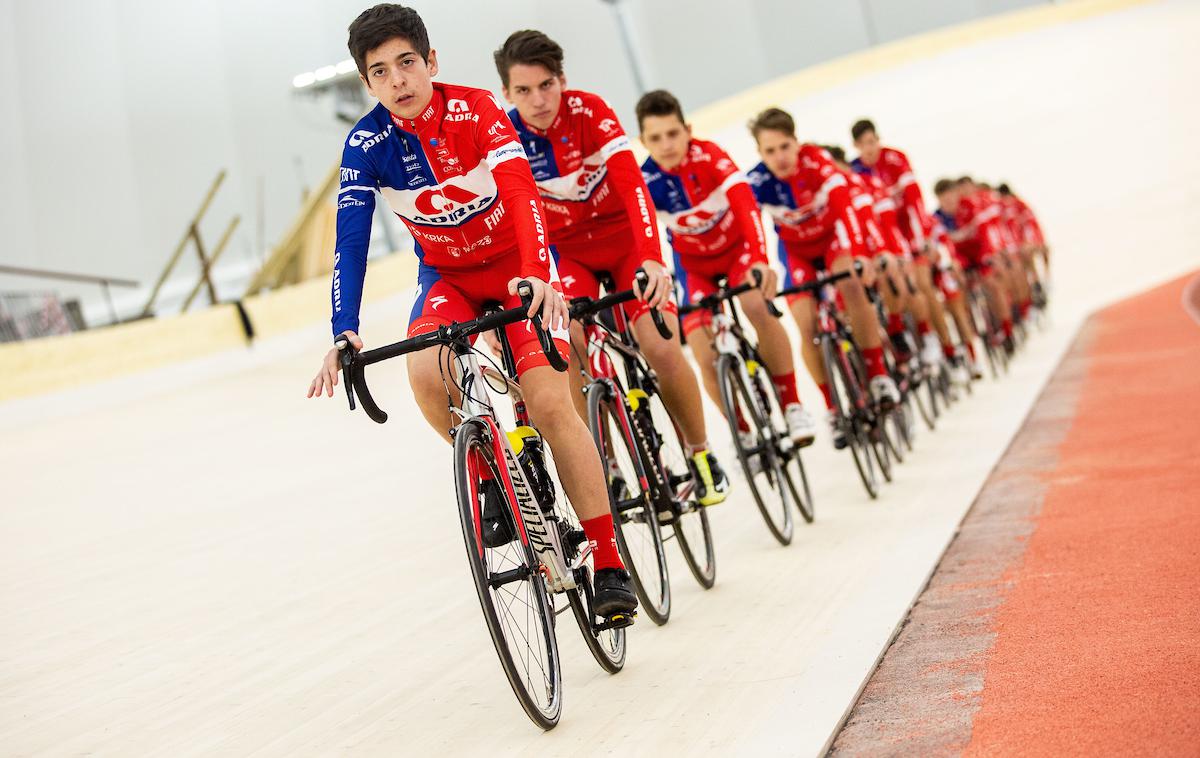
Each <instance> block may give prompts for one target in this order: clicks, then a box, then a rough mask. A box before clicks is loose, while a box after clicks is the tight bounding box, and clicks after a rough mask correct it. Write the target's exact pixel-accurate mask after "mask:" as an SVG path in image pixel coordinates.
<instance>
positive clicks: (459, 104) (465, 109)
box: [445, 100, 479, 121]
mask: <svg viewBox="0 0 1200 758" xmlns="http://www.w3.org/2000/svg"><path fill="white" fill-rule="evenodd" d="M446 111H447V112H448V113H449V115H448V116H446V119H445V120H446V121H478V120H479V115H478V114H476V113H471V108H470V106H468V105H467V101H466V100H447V101H446Z"/></svg>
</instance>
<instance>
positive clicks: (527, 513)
mask: <svg viewBox="0 0 1200 758" xmlns="http://www.w3.org/2000/svg"><path fill="white" fill-rule="evenodd" d="M502 344H503V345H504V353H505V362H506V363H509V362H510V361H511V354H510V353H509V349H508V344H507V342H503V343H502ZM451 350H452V351H453V352H454V363H455V369H456V370H457V371H458V375H459V379H460V382H461V384H460V386H461V387H462V388H463V393H462V400H461V401H460V403H461V407H458V406H453V405H452V406H451V407H450V410H451V412H452V413H454V414H455V415H456V416H458V417H459V418H460V419H461V420H462V424H464V425H465V424H469V423H477V424H481V425H482V426H483V427H484V428H485V429H486V430H487V438H488V439H489V440H490V441H491V444H492V454H493V455H494V456H495V457H496V460H497V461H500V460H503V461H504V468H503V470H502V471H501V474H502V477H501V478H502V480H503V483H504V487H505V489H506V490H507V492H508V495H509V498H510V499H511V502H515V503H517V507H518V508H519V509H520V511H521V518H520V519H517V522H518V530H519V531H520V536H521V541H522V542H523V543H525V544H526V545H527V546H529V548H530V549H531V550H533V552H534V554H535V555H536V556H537V559H538V561H539V564H540V570H541V571H542V574H543V576H544V577H545V579H546V583H547V585H548V586H549V588H550V590H551V591H552V592H566V591H568V590H573V589H576V587H577V585H576V583H575V569H578V568H579V567H580V566H582V565H583V562H584V561H585V560H586V559H587V557H588V555H589V554H590V553H591V545H590V544H584V545H583V546H582V548H581V550H580V553H579V556H578V557H577V558H576V559H575V560H574V561H572V562H571V563H570V564H569V565H568V564H567V562H566V560H565V559H564V556H565V555H566V552H565V551H564V550H563V546H562V538H561V535H560V534H559V532H558V528H557V526H556V522H557V519H556V518H554V519H553V521H552V520H551V519H552V518H553V517H549V516H547V514H546V512H545V506H546V505H548V504H543V503H539V502H538V499H537V495H536V494H535V493H534V491H533V487H531V486H530V484H529V481H528V480H527V479H526V478H525V472H524V471H523V470H522V469H521V464H520V462H519V461H518V460H517V455H516V453H515V452H514V451H513V445H512V440H513V439H523V435H521V433H520V430H521V429H522V428H527V427H528V426H529V415H528V412H527V411H526V410H525V402H524V401H523V400H517V401H514V403H513V411H514V414H515V416H516V420H517V424H518V429H517V430H516V431H513V432H503V430H502V429H501V427H500V424H499V423H498V422H497V421H496V417H495V415H494V412H493V408H492V404H491V402H490V396H489V394H488V391H487V388H488V383H487V380H486V378H485V377H484V374H483V370H482V369H481V368H480V366H479V358H478V357H477V356H476V354H475V351H474V350H473V349H472V348H471V346H470V345H469V344H467V343H465V342H464V343H455V344H454V345H452V346H451ZM476 393H480V394H481V395H482V397H480V396H477V394H476ZM459 428H461V426H460V427H456V428H455V429H452V430H451V432H450V433H451V434H452V435H453V434H455V433H456V432H457V430H458V429H459ZM522 444H523V443H522ZM479 545H480V546H481V547H480V549H481V550H482V549H483V548H482V545H483V542H482V541H480V542H479Z"/></svg>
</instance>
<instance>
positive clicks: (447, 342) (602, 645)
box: [337, 282, 636, 729]
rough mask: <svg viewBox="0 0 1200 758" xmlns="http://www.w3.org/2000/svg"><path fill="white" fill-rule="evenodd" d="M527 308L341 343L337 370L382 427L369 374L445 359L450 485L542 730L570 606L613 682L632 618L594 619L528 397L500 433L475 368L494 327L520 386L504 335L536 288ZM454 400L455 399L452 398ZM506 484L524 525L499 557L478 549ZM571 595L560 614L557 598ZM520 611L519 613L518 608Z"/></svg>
mask: <svg viewBox="0 0 1200 758" xmlns="http://www.w3.org/2000/svg"><path fill="white" fill-rule="evenodd" d="M518 291H519V294H520V295H521V298H522V303H523V305H522V307H520V308H511V309H508V310H499V311H496V310H492V309H486V310H485V315H483V316H482V317H480V318H478V319H475V320H472V321H467V322H462V323H457V322H456V323H453V324H450V325H449V326H442V327H439V328H438V329H437V330H436V331H433V332H429V333H427V334H422V335H419V336H416V337H412V338H410V339H406V340H403V341H401V342H397V343H394V344H391V345H386V346H384V347H380V348H376V349H374V350H367V351H363V352H355V351H354V350H353V348H351V347H349V346H348V345H347V344H346V341H345V340H339V341H338V343H337V345H338V348H339V349H340V350H341V358H340V361H341V367H342V373H343V377H344V380H345V383H346V396H347V399H348V400H349V403H350V409H351V410H354V409H355V397H356V396H357V398H358V401H359V402H360V403H361V404H362V407H363V409H364V410H365V412H366V414H367V416H368V417H370V418H371V419H372V420H373V421H375V422H377V423H380V424H382V423H384V422H386V421H387V418H388V417H387V413H385V412H384V411H383V410H382V409H380V407H379V405H378V404H377V403H376V402H375V400H374V398H373V397H372V396H371V392H370V390H369V388H368V387H367V382H366V377H365V374H364V369H365V368H366V367H367V366H369V365H372V364H374V363H378V362H380V361H384V360H388V359H390V358H396V357H399V356H401V355H405V354H407V353H411V352H415V351H418V350H425V349H427V348H431V347H435V346H436V347H438V348H439V349H441V350H445V351H447V352H448V358H447V360H446V361H445V363H444V364H443V365H444V369H443V371H444V373H448V374H449V375H450V377H449V380H450V381H453V383H454V384H455V386H456V387H457V388H458V390H459V392H460V393H461V394H460V397H459V400H458V402H457V404H455V402H454V400H453V399H452V398H451V401H450V403H449V405H450V410H451V412H452V413H453V414H454V415H455V416H457V417H458V418H459V419H460V423H459V424H458V426H456V427H454V428H453V429H452V430H451V435H452V437H453V440H454V480H455V491H456V496H457V500H458V505H459V518H460V521H461V524H462V532H463V540H464V543H465V546H466V552H467V558H468V562H469V563H470V566H471V575H472V577H473V579H474V584H475V590H476V594H477V595H478V596H479V602H480V606H481V609H482V611H483V616H484V620H485V622H486V624H487V627H488V631H489V633H490V635H491V638H492V643H493V645H494V646H495V649H496V653H497V656H498V657H499V659H500V665H501V667H502V668H503V670H504V673H505V675H506V677H507V678H508V682H509V685H510V686H511V687H512V690H513V693H514V695H516V697H517V700H518V701H519V702H520V703H521V706H522V708H524V710H525V713H526V714H527V715H528V716H529V718H530V719H531V720H532V721H533V722H534V723H535V724H537V725H538V726H540V727H541V728H543V729H551V728H553V727H554V726H555V725H556V724H557V723H558V720H559V717H560V715H561V713H562V671H561V667H560V663H559V653H558V641H557V638H556V636H555V620H556V618H557V616H558V615H559V614H561V613H563V612H565V611H566V609H567V608H568V607H569V608H570V609H571V611H572V613H573V615H574V616H575V620H576V622H577V624H578V625H579V628H580V631H581V632H582V633H583V636H584V640H585V642H586V643H587V645H588V648H589V650H590V651H591V653H592V655H593V657H595V659H596V661H597V662H598V663H599V664H600V666H601V667H602V668H604V669H605V670H606V671H608V672H610V673H616V672H618V671H620V670H621V669H622V667H623V666H624V664H625V655H626V644H625V642H626V641H625V627H627V626H629V625H630V624H631V623H633V616H634V615H636V614H633V613H630V614H622V613H618V614H614V615H613V616H610V617H608V618H600V617H597V616H596V615H595V613H594V612H593V610H592V607H593V606H592V569H591V566H590V564H589V559H590V556H591V550H592V548H591V544H590V543H589V542H588V540H587V538H586V537H585V536H584V533H583V531H582V529H581V528H580V526H579V523H578V520H577V519H576V517H575V514H574V512H573V510H572V509H571V508H570V507H569V506H568V505H567V504H566V502H565V498H564V497H562V496H560V495H558V491H557V488H556V487H555V485H554V481H553V479H552V478H551V476H550V473H549V468H548V466H547V464H546V461H545V452H546V451H545V450H544V449H543V447H542V444H541V442H542V441H541V437H540V435H539V434H538V433H537V431H536V430H535V429H534V428H533V427H532V426H530V424H529V416H528V413H527V412H526V409H525V404H524V401H523V399H521V398H520V397H519V396H514V397H513V413H514V415H515V417H516V420H517V426H516V428H515V429H514V430H513V431H511V432H505V431H503V429H502V427H501V426H500V423H499V421H498V419H497V418H496V414H495V408H494V406H493V404H492V402H491V398H490V395H489V392H488V390H489V389H492V390H495V391H497V392H499V391H500V390H499V388H497V387H494V386H492V385H491V384H490V383H489V381H488V379H487V376H486V374H485V372H484V371H483V370H482V369H481V368H480V363H479V360H478V357H477V353H476V351H475V349H474V348H473V347H472V346H471V338H472V337H474V336H475V335H478V334H482V333H483V332H487V331H491V330H494V329H495V330H499V334H498V337H499V340H500V345H501V362H502V366H503V372H502V373H503V375H504V377H505V380H506V382H507V383H508V384H507V385H506V386H505V393H504V394H506V393H508V392H510V391H511V389H510V387H511V386H518V387H519V383H518V382H517V381H516V378H515V377H516V364H515V361H514V359H513V355H512V350H511V348H510V346H509V343H508V340H507V338H506V337H505V334H504V331H503V327H504V326H507V325H508V324H514V323H517V322H519V321H522V320H524V319H525V318H526V313H527V311H528V304H529V302H530V300H529V297H530V289H529V287H528V285H527V284H526V283H524V282H522V284H521V285H520V287H519V290H518ZM530 320H531V321H532V322H533V329H534V330H535V331H536V333H537V336H538V340H539V342H540V344H541V347H542V350H543V352H545V354H546V356H547V358H548V359H549V360H550V364H551V366H553V367H554V368H555V369H557V370H559V371H565V370H566V368H567V364H566V361H564V360H563V359H562V356H560V355H559V354H558V350H557V348H556V347H555V346H554V344H553V340H552V338H551V337H550V335H549V334H548V333H547V332H546V331H545V330H544V329H543V328H542V324H541V318H540V317H539V316H536V315H535V316H534V317H533V318H532V319H530ZM448 394H449V392H448ZM489 479H490V480H494V481H496V482H499V483H500V484H501V485H502V486H501V492H502V496H503V498H504V500H505V505H506V506H507V508H508V511H509V513H510V514H511V516H512V519H513V523H514V524H515V525H516V527H517V538H516V539H514V540H513V541H511V542H509V543H507V544H505V545H502V546H499V547H495V548H491V547H487V546H485V544H484V542H483V516H482V509H483V484H482V482H483V481H485V480H489ZM561 597H565V599H566V604H565V605H560V604H559V601H558V598H561ZM514 607H515V610H514Z"/></svg>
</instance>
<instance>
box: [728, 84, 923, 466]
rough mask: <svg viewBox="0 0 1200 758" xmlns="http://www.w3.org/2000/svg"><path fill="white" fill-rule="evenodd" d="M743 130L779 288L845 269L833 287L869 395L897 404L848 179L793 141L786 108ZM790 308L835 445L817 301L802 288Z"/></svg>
mask: <svg viewBox="0 0 1200 758" xmlns="http://www.w3.org/2000/svg"><path fill="white" fill-rule="evenodd" d="M749 128H750V134H751V135H752V136H753V137H754V140H755V143H756V144H757V145H758V154H759V156H760V157H762V162H761V163H759V164H758V165H757V166H755V167H754V168H752V169H750V171H749V172H748V174H747V178H748V179H749V181H750V186H751V187H753V188H754V195H755V197H756V198H757V199H758V202H759V204H760V205H761V206H762V208H763V210H764V211H766V212H767V214H769V215H770V216H771V218H772V220H773V221H774V222H775V230H776V232H777V233H778V234H779V254H780V255H779V257H780V262H781V263H782V264H783V265H784V273H785V279H784V283H785V286H791V285H792V284H798V283H801V282H804V281H807V280H812V279H813V278H815V277H816V276H817V273H818V272H819V271H821V270H823V269H828V270H829V271H832V272H834V273H840V272H842V271H849V272H851V276H850V277H848V278H846V279H843V280H841V281H840V282H838V285H837V287H838V291H839V293H840V294H841V296H842V300H843V302H844V303H845V308H846V313H847V314H848V315H849V317H850V324H851V327H852V328H853V330H854V334H855V337H856V339H857V340H858V344H859V348H860V349H861V350H862V354H863V358H864V360H865V363H866V366H867V374H868V376H869V387H870V393H871V396H872V398H873V399H874V400H875V401H876V402H878V403H880V404H881V405H885V406H886V405H892V404H895V403H896V402H898V401H899V399H900V397H899V392H898V390H897V389H896V383H895V382H894V381H893V380H892V378H891V377H890V376H889V375H888V373H887V367H886V366H885V365H884V360H883V347H882V345H881V344H880V338H879V335H880V331H881V329H880V325H879V319H878V317H877V316H876V314H875V309H874V308H872V307H871V303H870V301H869V300H868V299H867V294H866V291H865V290H864V289H863V287H864V285H866V286H870V285H871V284H873V283H874V279H875V267H874V266H872V265H870V261H869V260H867V247H866V243H865V242H864V240H863V234H862V229H861V227H860V226H859V223H858V218H857V217H856V216H855V213H854V208H853V207H852V206H851V203H850V192H849V189H848V182H847V181H846V177H845V176H844V175H843V174H842V173H841V172H840V171H838V168H837V166H835V165H834V163H833V160H832V159H831V158H830V156H829V153H827V152H826V151H825V150H823V149H822V148H820V147H819V146H817V145H814V144H811V143H805V144H801V143H800V141H799V140H797V139H796V123H795V121H794V120H793V119H792V117H791V115H790V114H788V113H787V112H786V111H784V110H781V109H779V108H768V109H767V110H765V111H763V112H762V113H759V114H758V115H757V116H756V117H755V118H754V119H753V120H752V121H751V122H750V124H749ZM856 258H857V259H861V260H863V261H864V262H866V263H867V264H868V265H866V266H864V267H863V273H862V278H861V280H860V278H859V275H858V274H856V273H854V261H855V259H856ZM789 306H790V308H791V311H792V315H793V316H794V317H795V319H796V324H797V326H799V327H800V336H801V340H800V347H801V350H800V352H801V355H802V357H803V358H804V363H805V365H806V366H807V367H808V370H809V373H810V374H812V377H813V380H814V381H815V382H816V383H817V386H818V387H819V388H820V389H821V394H822V395H823V397H824V399H825V407H826V409H828V410H829V411H831V412H830V413H829V414H828V419H829V423H830V427H831V428H832V429H833V430H834V444H835V446H839V447H841V446H843V445H844V440H841V439H839V435H838V434H837V430H838V428H839V427H840V425H839V424H838V423H837V418H836V415H835V414H834V413H832V409H833V405H834V404H833V395H832V391H831V389H830V386H829V379H828V377H827V376H826V374H825V365H824V362H823V360H822V358H821V351H820V349H819V348H818V347H817V343H816V342H814V337H815V335H816V332H817V323H816V318H817V309H816V302H815V300H814V298H813V297H812V294H811V293H803V294H800V295H794V296H792V297H790V298H789Z"/></svg>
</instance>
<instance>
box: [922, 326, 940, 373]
mask: <svg viewBox="0 0 1200 758" xmlns="http://www.w3.org/2000/svg"><path fill="white" fill-rule="evenodd" d="M921 363H924V364H925V365H926V366H928V367H929V370H930V371H931V372H933V373H935V374H936V373H937V372H938V371H940V370H941V366H942V343H941V342H938V338H937V335H936V334H934V333H933V332H930V333H929V334H926V335H925V338H924V340H922V344H921Z"/></svg>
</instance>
